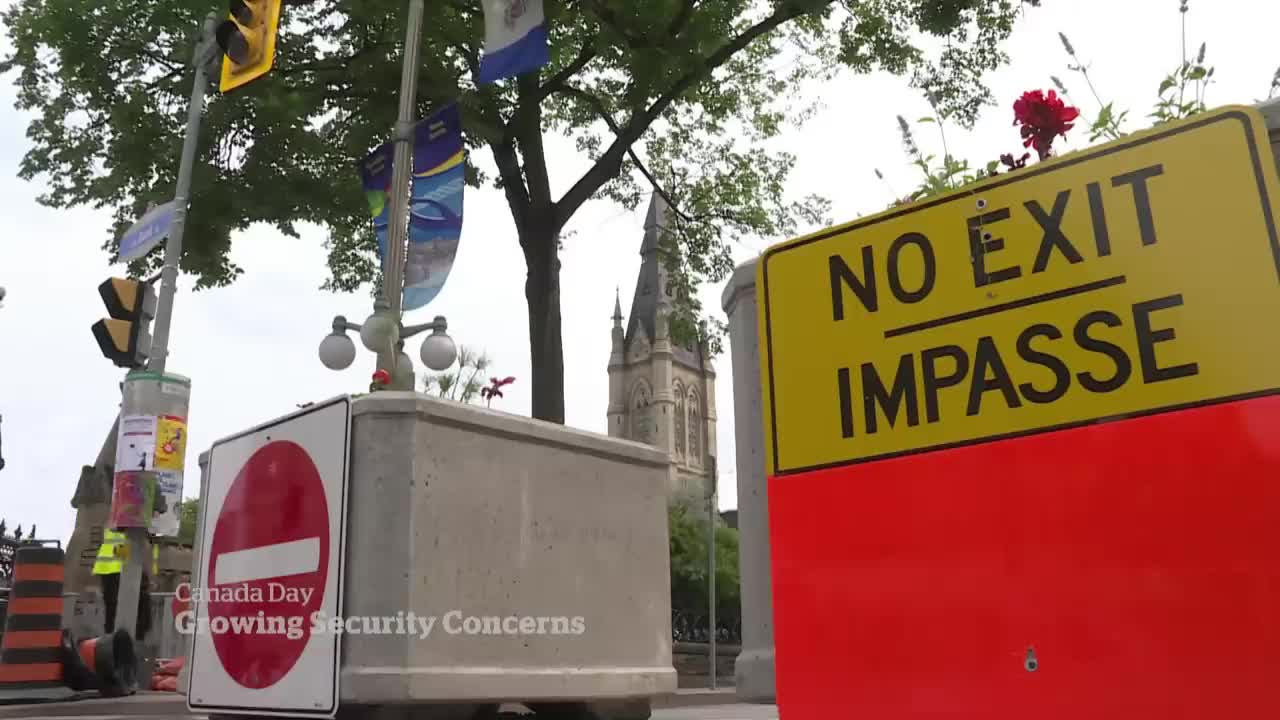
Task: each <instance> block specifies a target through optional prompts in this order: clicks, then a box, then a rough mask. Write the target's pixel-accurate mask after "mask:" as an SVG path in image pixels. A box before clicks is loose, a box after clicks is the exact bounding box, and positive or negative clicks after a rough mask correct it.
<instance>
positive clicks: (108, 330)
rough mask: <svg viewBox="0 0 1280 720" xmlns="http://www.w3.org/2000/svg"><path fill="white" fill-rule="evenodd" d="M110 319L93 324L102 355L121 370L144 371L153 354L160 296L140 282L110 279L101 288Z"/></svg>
mask: <svg viewBox="0 0 1280 720" xmlns="http://www.w3.org/2000/svg"><path fill="white" fill-rule="evenodd" d="M98 294H99V295H101V296H102V301H103V302H104V303H105V304H106V306H107V314H108V315H110V318H107V319H103V320H99V321H98V322H96V323H94V324H93V337H94V338H96V339H97V341H98V347H100V348H102V354H103V355H104V356H106V358H107V359H108V360H110V361H111V362H113V363H115V364H116V366H117V367H123V368H140V367H142V366H143V365H145V364H146V362H147V357H148V355H149V354H150V352H151V331H150V329H149V326H150V324H151V319H152V318H154V317H155V315H156V294H155V291H154V290H153V289H152V288H151V285H149V284H147V283H144V282H140V281H138V280H126V279H124V278H109V279H108V280H107V281H106V282H104V283H102V284H101V285H99V286H98Z"/></svg>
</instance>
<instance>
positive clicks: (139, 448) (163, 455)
mask: <svg viewBox="0 0 1280 720" xmlns="http://www.w3.org/2000/svg"><path fill="white" fill-rule="evenodd" d="M186 454H187V419H186V418H183V417H178V416H176V415H159V416H157V415H128V416H125V417H124V418H122V419H121V421H120V432H119V436H118V440H117V443H116V474H115V487H114V490H113V493H112V526H113V527H146V528H147V529H148V531H149V532H150V533H151V534H152V535H158V536H163V537H176V536H177V534H178V526H179V524H180V518H179V516H178V503H179V502H181V501H182V476H183V470H184V465H185V458H186Z"/></svg>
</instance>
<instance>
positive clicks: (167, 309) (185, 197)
mask: <svg viewBox="0 0 1280 720" xmlns="http://www.w3.org/2000/svg"><path fill="white" fill-rule="evenodd" d="M217 22H218V19H217V16H216V15H214V14H213V13H209V15H208V16H206V17H205V20H204V26H203V28H202V29H201V33H200V40H199V41H198V42H197V43H196V48H195V52H194V53H193V55H192V59H191V63H192V65H193V66H194V70H195V77H194V78H193V79H192V81H191V98H190V100H189V101H188V104H187V129H186V136H185V137H184V138H183V141H182V159H181V161H180V163H179V165H178V186H177V189H176V191H175V192H174V206H175V207H174V216H173V225H172V226H171V227H170V229H169V238H168V240H167V241H166V243H165V248H164V270H162V271H161V276H160V277H161V280H160V292H159V295H158V297H157V299H156V300H157V302H156V317H155V325H154V326H153V330H152V342H151V352H150V358H149V360H148V362H147V370H149V371H151V372H156V373H163V372H164V369H165V361H166V359H167V357H168V354H169V327H170V325H171V324H172V322H173V301H174V296H175V295H176V294H177V289H178V266H179V264H180V263H181V261H182V236H183V232H184V231H185V229H186V222H187V204H188V201H189V196H190V194H191V172H192V166H193V165H195V160H196V149H197V147H198V143H199V139H200V118H201V115H202V114H203V112H204V96H205V90H206V89H207V88H208V84H209V78H208V66H209V63H210V62H212V60H213V58H214V57H216V56H217V46H216V44H215V43H214V39H213V33H214V28H215V27H216V26H217ZM117 423H118V420H117ZM119 469H120V468H117V470H119ZM125 537H126V538H127V540H128V544H127V547H128V548H129V550H128V557H127V559H126V561H125V565H124V570H123V571H122V572H121V573H120V591H119V595H118V598H117V603H116V619H115V627H116V628H117V629H123V630H127V631H128V633H129V635H130V636H131V637H132V636H134V634H135V631H136V629H137V628H136V625H137V618H138V598H139V595H140V590H141V587H142V575H143V568H144V567H145V564H146V563H148V562H149V560H150V558H151V545H150V543H149V542H148V541H147V529H146V528H129V529H127V530H126V531H125Z"/></svg>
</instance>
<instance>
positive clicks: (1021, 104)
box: [1013, 90, 1080, 160]
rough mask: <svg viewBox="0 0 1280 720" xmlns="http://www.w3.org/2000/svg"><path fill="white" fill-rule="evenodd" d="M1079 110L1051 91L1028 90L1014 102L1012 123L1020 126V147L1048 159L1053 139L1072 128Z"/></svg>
mask: <svg viewBox="0 0 1280 720" xmlns="http://www.w3.org/2000/svg"><path fill="white" fill-rule="evenodd" d="M1078 117H1080V111H1079V110H1077V109H1076V108H1073V107H1071V106H1069V105H1067V104H1066V103H1064V102H1063V101H1062V98H1060V97H1058V94H1057V93H1056V92H1054V91H1052V90H1050V91H1049V93H1048V95H1046V94H1045V93H1044V91H1043V90H1031V91H1029V92H1025V93H1023V94H1022V97H1020V98H1018V99H1017V100H1016V101H1014V103H1013V124H1014V125H1020V126H1021V128H1020V130H1021V133H1022V145H1023V147H1029V148H1033V149H1034V150H1035V151H1036V153H1038V154H1039V155H1040V159H1041V160H1044V159H1045V158H1047V157H1049V152H1050V149H1051V148H1052V147H1053V140H1054V138H1056V137H1058V136H1059V135H1061V136H1063V137H1065V136H1066V134H1067V131H1068V130H1070V129H1071V128H1073V127H1075V125H1074V121H1075V120H1076V118H1078Z"/></svg>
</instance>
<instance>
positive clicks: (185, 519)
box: [178, 498, 200, 545]
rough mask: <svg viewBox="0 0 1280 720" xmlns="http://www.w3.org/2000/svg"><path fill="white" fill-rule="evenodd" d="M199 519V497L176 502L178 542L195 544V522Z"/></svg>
mask: <svg viewBox="0 0 1280 720" xmlns="http://www.w3.org/2000/svg"><path fill="white" fill-rule="evenodd" d="M199 519H200V498H187V499H186V500H183V501H182V502H180V503H178V542H180V543H182V544H183V545H195V544H196V522H197V521H199Z"/></svg>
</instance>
